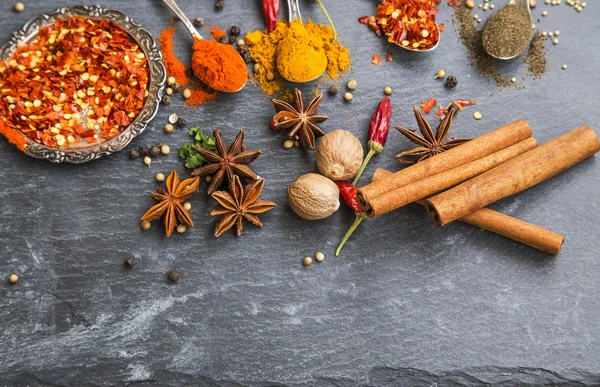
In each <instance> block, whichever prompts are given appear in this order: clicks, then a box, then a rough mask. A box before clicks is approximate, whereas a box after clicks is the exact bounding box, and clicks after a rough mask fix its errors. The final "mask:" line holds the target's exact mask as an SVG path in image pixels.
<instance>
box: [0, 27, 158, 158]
mask: <svg viewBox="0 0 600 387" xmlns="http://www.w3.org/2000/svg"><path fill="white" fill-rule="evenodd" d="M148 77H149V72H148V59H147V58H146V56H145V55H144V53H143V52H142V51H141V50H140V49H139V47H138V46H137V44H136V43H134V42H133V41H131V40H130V39H129V36H128V35H127V33H126V32H125V31H124V30H123V29H122V28H121V27H119V26H117V25H116V24H115V23H114V22H113V21H110V20H105V19H91V18H86V17H82V16H71V17H68V18H64V19H57V20H56V21H55V22H54V24H51V25H48V26H45V27H42V28H40V30H39V33H38V35H37V36H36V37H35V38H34V39H33V40H32V41H31V42H30V43H27V44H24V43H21V44H19V45H18V47H17V49H16V51H15V52H14V53H13V54H12V55H11V57H10V58H9V59H8V60H7V61H5V62H2V63H0V120H1V121H2V125H0V129H2V130H1V131H0V132H1V133H2V134H4V135H5V136H6V135H7V134H9V135H10V137H8V136H7V137H8V138H9V141H11V142H13V141H12V140H11V138H12V139H15V138H16V137H15V133H16V132H17V131H18V132H21V133H23V134H25V135H26V136H27V137H28V138H29V139H31V140H33V141H35V142H38V143H41V144H44V145H46V146H49V147H60V148H66V147H68V146H69V145H72V144H74V143H94V142H97V141H99V140H100V139H103V140H108V139H111V138H113V137H115V136H117V135H118V134H119V133H121V131H122V130H123V129H124V128H125V127H126V126H128V125H129V124H130V123H131V122H132V121H133V119H134V118H135V117H136V116H137V115H138V114H139V112H140V111H141V110H142V107H143V106H144V102H145V100H146V97H147V96H148V89H147V88H148ZM21 145H22V144H21ZM17 146H19V144H17ZM23 148H24V147H23V146H19V149H23Z"/></svg>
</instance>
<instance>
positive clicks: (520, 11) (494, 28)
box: [481, 0, 532, 60]
mask: <svg viewBox="0 0 600 387" xmlns="http://www.w3.org/2000/svg"><path fill="white" fill-rule="evenodd" d="M531 24H532V18H531V9H530V8H529V0H510V1H509V2H508V4H506V5H505V6H504V7H502V8H501V9H500V10H498V12H496V13H495V14H493V15H492V16H491V17H490V18H489V19H488V21H487V23H486V24H485V27H484V28H483V33H482V35H481V43H482V46H483V49H484V50H485V52H487V53H488V55H490V56H491V57H493V58H496V59H500V60H509V59H513V58H515V57H517V56H519V55H520V54H521V53H522V52H523V51H524V50H525V48H527V45H528V44H529V40H530V38H531Z"/></svg>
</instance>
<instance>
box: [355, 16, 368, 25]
mask: <svg viewBox="0 0 600 387" xmlns="http://www.w3.org/2000/svg"><path fill="white" fill-rule="evenodd" d="M358 22H359V23H362V24H369V16H366V15H365V16H361V17H359V18H358Z"/></svg>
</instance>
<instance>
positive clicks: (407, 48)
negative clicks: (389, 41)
mask: <svg viewBox="0 0 600 387" xmlns="http://www.w3.org/2000/svg"><path fill="white" fill-rule="evenodd" d="M435 29H436V30H437V36H438V40H437V42H436V43H435V45H434V46H432V47H429V48H426V49H424V50H423V49H419V48H413V47H411V46H403V45H401V44H398V43H396V45H397V46H398V47H400V48H403V49H405V50H408V51H413V52H429V51H433V50H435V48H436V47H437V46H438V45H439V44H440V40H441V39H442V35H440V31H439V28H438V25H437V23H436V24H435Z"/></svg>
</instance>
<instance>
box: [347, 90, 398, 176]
mask: <svg viewBox="0 0 600 387" xmlns="http://www.w3.org/2000/svg"><path fill="white" fill-rule="evenodd" d="M391 117H392V102H391V101H390V99H389V98H388V97H385V98H384V99H382V100H381V102H379V105H378V106H377V110H376V111H375V114H373V116H372V117H371V122H370V123H369V142H368V145H369V153H367V157H365V159H364V161H363V163H362V165H361V166H360V169H359V170H358V173H357V174H356V176H355V177H354V180H353V181H352V184H356V183H358V180H359V179H360V177H361V175H362V174H363V172H364V170H365V167H366V166H367V164H368V163H369V160H371V157H373V156H374V155H377V154H379V153H381V152H383V147H384V146H385V142H386V141H387V138H388V134H389V132H390V120H391Z"/></svg>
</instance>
